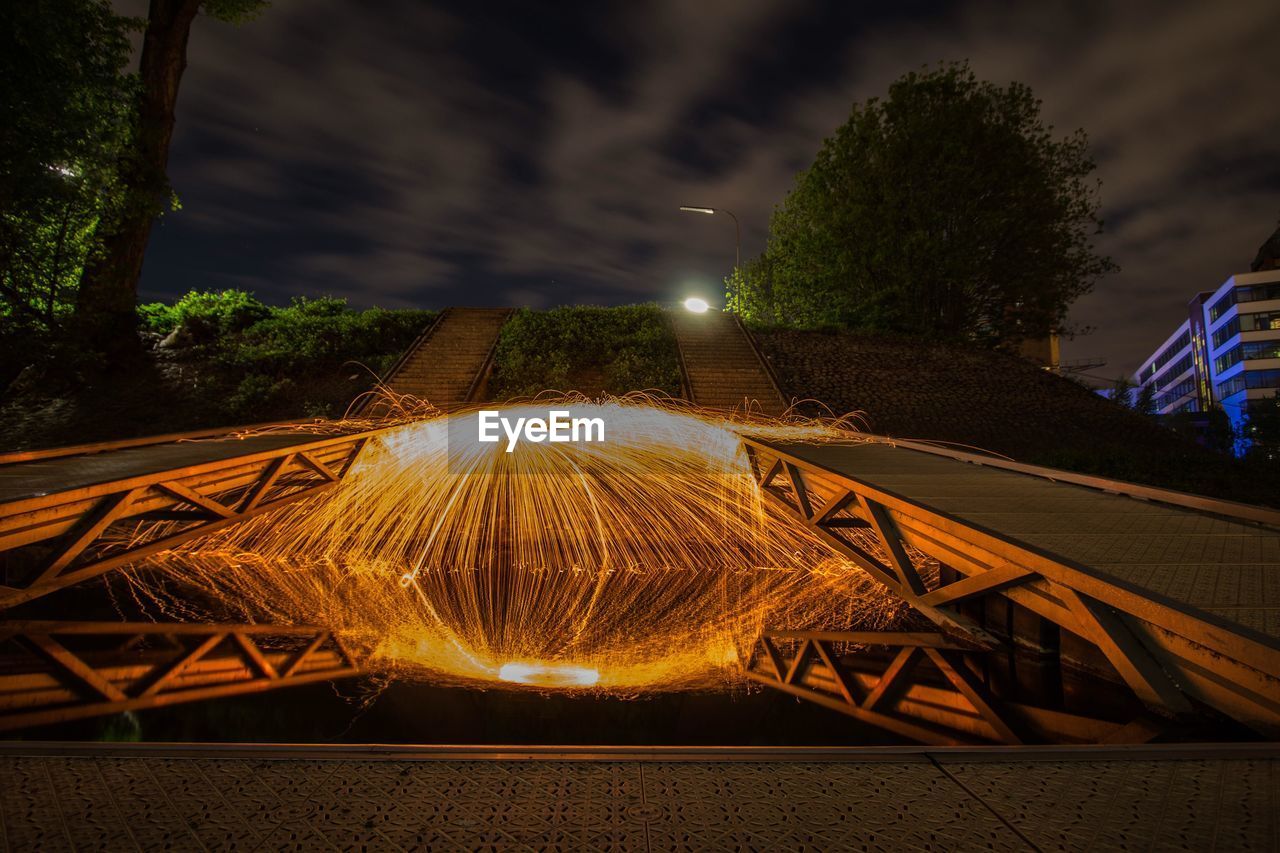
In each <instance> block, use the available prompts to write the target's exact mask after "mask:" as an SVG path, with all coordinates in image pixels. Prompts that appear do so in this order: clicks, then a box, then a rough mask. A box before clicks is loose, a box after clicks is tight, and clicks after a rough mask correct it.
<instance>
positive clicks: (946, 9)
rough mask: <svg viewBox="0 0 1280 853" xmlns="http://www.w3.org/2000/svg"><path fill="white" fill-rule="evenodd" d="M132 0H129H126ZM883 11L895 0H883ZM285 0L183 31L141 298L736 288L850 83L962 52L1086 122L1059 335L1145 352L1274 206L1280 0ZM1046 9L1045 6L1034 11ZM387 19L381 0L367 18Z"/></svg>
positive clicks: (1278, 195)
mask: <svg viewBox="0 0 1280 853" xmlns="http://www.w3.org/2000/svg"><path fill="white" fill-rule="evenodd" d="M120 5H121V7H122V8H127V7H130V6H132V7H133V8H135V9H136V7H137V0H130V2H126V0H120ZM884 5H886V6H887V5H888V4H884ZM870 7H871V4H861V3H832V4H819V3H796V2H789V0H776V2H741V0H739V2H726V1H724V0H717V2H699V3H690V2H677V1H676V0H672V2H662V3H643V4H641V3H618V4H603V3H563V4H561V3H551V4H529V3H496V4H494V3H485V2H470V3H462V2H458V3H442V4H436V5H428V4H425V3H416V2H399V3H378V4H363V3H357V2H353V0H346V2H343V0H307V2H300V1H299V0H276V2H275V3H274V4H273V6H272V8H271V9H270V10H269V11H268V12H267V13H266V14H265V15H264V16H263V17H262V18H261V19H260V20H258V21H256V22H254V23H252V24H249V25H246V26H243V27H230V26H226V25H223V24H219V23H217V22H213V21H209V20H201V21H199V22H198V23H197V26H196V29H195V31H194V32H193V34H192V39H191V48H190V66H189V68H188V71H187V75H186V78H185V80H184V83H183V90H182V97H181V102H180V104H179V129H178V136H177V138H176V141H175V144H174V149H173V152H172V161H171V176H172V179H173V182H174V184H175V186H176V187H177V189H178V190H179V191H180V193H181V195H182V198H183V203H184V209H183V210H182V211H181V212H180V213H177V214H175V215H173V216H171V217H167V218H166V220H165V221H164V223H163V225H162V226H161V227H160V228H158V229H157V231H156V236H155V238H154V240H153V247H152V252H151V255H150V256H149V257H148V261H147V268H146V272H145V275H144V281H143V287H144V290H145V291H146V292H147V293H148V294H151V295H160V294H166V295H167V294H173V293H177V292H180V291H183V290H185V289H187V288H189V287H223V286H232V285H235V286H241V287H248V288H252V289H255V290H257V291H258V292H259V293H260V295H262V296H263V297H265V298H268V299H272V300H283V299H285V298H287V297H288V296H289V295H292V294H300V293H317V292H328V293H333V294H336V295H341V296H347V297H349V298H350V299H351V300H352V301H353V302H354V303H357V304H381V305H387V306H401V305H426V306H438V305H445V304H530V305H549V304H558V303H566V302H579V301H594V302H605V303H618V302H626V301H634V300H639V299H650V298H655V299H660V300H670V299H674V298H676V297H678V296H682V295H684V294H685V293H686V292H688V291H690V290H691V289H697V290H700V291H702V292H704V293H706V294H707V295H715V294H717V293H718V292H719V289H720V288H719V283H718V282H719V278H720V277H721V276H722V275H723V274H724V273H725V272H726V271H727V269H728V267H729V265H730V264H731V263H732V258H733V229H732V224H731V223H730V222H728V221H724V220H722V219H720V218H716V217H696V216H689V215H684V214H680V213H677V212H676V207H677V206H678V205H680V204H684V203H694V204H710V205H716V206H720V207H726V208H729V209H731V210H734V211H736V212H737V213H738V215H739V216H740V218H741V219H742V220H743V227H744V253H745V254H748V255H749V254H753V253H755V252H758V251H759V250H760V249H761V248H762V246H763V242H764V237H765V229H766V226H767V221H768V216H769V212H770V211H771V209H772V207H773V205H774V204H776V203H777V202H778V201H779V200H781V198H782V197H783V195H784V194H785V193H786V191H787V189H788V188H789V186H790V184H791V180H792V176H793V175H794V173H795V171H796V170H797V168H800V167H803V166H804V165H807V163H808V162H809V161H810V160H811V158H812V156H813V154H814V153H815V152H816V150H817V148H818V146H819V145H820V144H821V141H822V139H823V137H825V136H826V135H828V134H829V133H830V132H831V131H832V130H833V129H834V128H835V127H836V126H838V125H839V124H840V123H841V122H842V121H843V120H844V118H845V117H846V116H847V114H848V111H849V106H850V104H851V103H852V102H853V101H855V100H860V99H863V98H866V97H870V96H874V95H877V94H882V93H883V91H884V90H885V88H886V87H887V85H888V83H889V82H890V81H891V80H892V79H894V78H895V77H897V76H899V75H900V74H901V73H903V72H904V71H906V70H908V69H910V68H913V67H918V66H920V65H924V64H932V63H934V62H937V61H939V60H949V59H964V58H967V59H969V60H970V61H971V62H972V64H973V66H974V68H975V70H976V71H977V73H978V74H979V75H980V76H983V77H986V78H988V79H991V80H994V81H997V82H1005V81H1009V80H1020V81H1023V82H1026V83H1028V84H1030V85H1031V86H1032V87H1033V88H1034V89H1035V91H1036V92H1037V94H1038V95H1039V96H1040V97H1042V98H1043V100H1044V111H1045V114H1046V116H1047V117H1048V119H1049V120H1050V121H1051V122H1052V123H1054V124H1055V125H1056V126H1057V127H1059V128H1062V129H1063V130H1064V131H1066V130H1071V129H1074V128H1076V127H1083V128H1085V129H1086V130H1087V131H1088V133H1089V135H1090V137H1091V139H1092V141H1093V145H1094V150H1095V152H1096V155H1097V159H1098V162H1099V174H1100V176H1101V178H1102V180H1103V203H1104V213H1105V215H1106V217H1107V219H1108V230H1107V233H1106V234H1104V235H1103V236H1102V237H1101V238H1100V240H1099V245H1100V246H1101V248H1102V249H1103V250H1105V251H1106V252H1108V253H1110V254H1111V255H1113V256H1114V257H1115V258H1116V260H1117V261H1118V262H1119V263H1120V264H1121V265H1122V267H1123V272H1121V273H1120V274H1119V275H1116V276H1113V277H1111V278H1109V279H1107V280H1105V281H1103V282H1102V283H1101V284H1100V285H1099V287H1098V289H1097V291H1096V292H1095V293H1094V294H1092V295H1090V296H1088V297H1086V298H1085V299H1083V300H1081V302H1080V303H1079V305H1078V306H1077V308H1076V310H1075V312H1074V320H1075V321H1076V322H1077V323H1079V324H1081V325H1087V326H1093V327H1095V328H1096V332H1095V333H1093V334H1092V335H1089V336H1086V337H1082V338H1079V339H1077V340H1076V341H1073V342H1071V343H1070V344H1069V345H1068V346H1067V353H1066V354H1067V355H1068V356H1069V357H1070V356H1084V355H1099V356H1102V357H1105V358H1106V359H1108V361H1109V362H1110V365H1109V367H1108V368H1106V369H1105V371H1104V372H1107V373H1115V372H1118V371H1119V370H1131V369H1133V368H1134V367H1135V366H1136V364H1137V362H1138V361H1139V360H1140V359H1141V358H1142V357H1143V356H1144V355H1146V354H1147V352H1148V351H1149V350H1150V349H1151V348H1152V347H1154V346H1155V345H1156V344H1157V343H1159V342H1160V341H1161V340H1163V339H1164V337H1165V336H1166V334H1167V333H1168V331H1169V330H1171V329H1172V327H1173V326H1174V325H1175V324H1176V323H1178V322H1179V321H1180V320H1181V318H1182V317H1183V316H1185V305H1186V302H1187V301H1188V300H1189V299H1190V298H1191V296H1192V294H1194V293H1195V292H1196V291H1198V290H1201V289H1210V288H1213V287H1215V286H1217V285H1218V284H1219V283H1220V282H1221V281H1222V280H1223V279H1224V278H1225V277H1226V276H1227V275H1229V274H1231V273H1233V272H1239V271H1241V270H1244V269H1247V262H1248V261H1249V259H1251V258H1252V255H1253V252H1254V250H1255V248H1256V246H1257V245H1258V244H1259V243H1260V242H1261V241H1262V240H1263V239H1264V238H1265V237H1266V235H1267V234H1268V233H1269V232H1270V229H1271V228H1272V227H1273V226H1274V223H1275V218H1276V215H1277V213H1280V158H1277V157H1276V156H1275V153H1276V149H1277V144H1278V143H1280V106H1277V99H1276V80H1277V79H1280V51H1276V50H1275V39H1276V33H1277V32H1280V7H1278V6H1276V4H1275V3H1274V2H1273V0H1235V1H1234V2H1232V3H1229V4H1207V3H1186V4H1178V3H1158V2H1140V3H1138V2H1135V3H1127V4H1090V3H1064V4H1017V5H1016V6H1012V5H1011V4H1006V3H999V2H979V3H966V4H964V5H962V6H951V5H940V4H937V3H927V4H925V3H901V4H897V5H895V6H894V7H893V9H892V10H889V9H887V8H886V9H881V10H874V9H871V8H870ZM1033 7H1034V8H1033ZM375 10H376V11H375Z"/></svg>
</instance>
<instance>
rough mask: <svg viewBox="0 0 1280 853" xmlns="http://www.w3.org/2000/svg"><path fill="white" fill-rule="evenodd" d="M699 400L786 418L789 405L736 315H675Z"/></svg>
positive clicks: (703, 403)
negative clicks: (751, 407)
mask: <svg viewBox="0 0 1280 853" xmlns="http://www.w3.org/2000/svg"><path fill="white" fill-rule="evenodd" d="M671 322H672V326H673V327H674V328H675V333H676V341H677V342H678V343H679V345H680V355H681V358H682V359H683V361H684V370H685V376H686V378H687V380H688V383H689V394H690V396H691V397H692V399H693V402H695V403H697V404H698V405H699V406H702V407H703V408H707V409H721V410H725V411H731V410H733V409H736V408H739V407H743V408H745V406H746V404H747V403H748V402H752V403H755V404H756V405H755V406H753V409H754V410H756V411H762V412H764V414H767V415H780V414H782V412H783V411H785V410H786V408H787V404H786V401H785V400H784V399H783V397H782V393H781V392H780V391H779V390H778V386H777V385H776V384H775V383H774V381H773V377H772V376H771V375H770V374H769V371H768V370H767V369H766V368H765V366H764V362H763V360H762V358H761V356H760V355H759V354H758V353H757V352H756V349H755V346H754V344H753V343H752V341H751V338H750V337H749V334H748V332H747V330H746V329H744V328H743V327H742V325H741V324H740V323H739V322H738V319H737V318H736V317H734V316H733V315H732V314H728V313H725V312H722V311H714V312H712V311H708V312H707V313H706V314H693V313H691V312H688V311H679V312H675V313H673V314H672V315H671Z"/></svg>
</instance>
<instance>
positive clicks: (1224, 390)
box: [1135, 262, 1280, 427]
mask: <svg viewBox="0 0 1280 853" xmlns="http://www.w3.org/2000/svg"><path fill="white" fill-rule="evenodd" d="M1255 263H1256V262H1255ZM1187 315H1188V316H1187V319H1186V320H1184V321H1183V322H1182V324H1181V325H1180V326H1178V328H1177V329H1176V330H1175V331H1174V333H1173V334H1172V335H1170V336H1169V337H1168V338H1167V339H1166V340H1165V342H1164V343H1162V344H1161V345H1160V346H1159V347H1158V348H1157V349H1156V351H1155V352H1154V353H1152V354H1151V356H1150V357H1149V358H1148V359H1147V360H1146V361H1144V362H1143V363H1142V366H1141V367H1140V368H1138V374H1137V376H1136V377H1135V380H1136V384H1137V385H1138V386H1139V387H1142V386H1147V385H1153V386H1154V387H1155V400H1156V411H1157V412H1158V413H1160V414H1162V415H1169V414H1175V413H1180V412H1207V411H1209V410H1210V409H1211V408H1214V407H1221V408H1222V409H1223V411H1224V412H1226V414H1227V417H1228V418H1229V419H1230V420H1231V422H1232V424H1233V425H1234V426H1236V427H1239V426H1241V425H1242V424H1243V422H1244V420H1245V418H1246V417H1247V415H1248V413H1249V409H1250V405H1251V404H1252V403H1253V401H1255V400H1261V399H1264V398H1268V397H1273V396H1275V395H1276V393H1277V390H1278V389H1280V269H1275V268H1272V269H1265V268H1264V269H1262V270H1260V271H1258V272H1250V273H1241V274H1240V275H1234V276H1232V277H1231V278H1229V279H1227V280H1226V281H1225V282H1224V283H1223V284H1222V286H1221V287H1219V288H1218V289H1217V290H1214V291H1212V292H1208V293H1201V294H1198V295H1197V296H1196V298H1195V299H1193V300H1191V303H1190V304H1189V305H1188V306H1187Z"/></svg>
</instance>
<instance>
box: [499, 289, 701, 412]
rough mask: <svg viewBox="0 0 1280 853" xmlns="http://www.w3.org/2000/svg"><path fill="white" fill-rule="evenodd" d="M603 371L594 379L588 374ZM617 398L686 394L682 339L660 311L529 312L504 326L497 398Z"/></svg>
mask: <svg viewBox="0 0 1280 853" xmlns="http://www.w3.org/2000/svg"><path fill="white" fill-rule="evenodd" d="M593 371H600V372H601V373H602V375H600V376H598V377H595V376H589V375H588V374H590V373H592V372H593ZM590 380H594V381H596V382H597V383H598V387H596V388H594V389H590V390H594V391H599V390H604V391H607V392H609V393H611V394H624V393H626V392H628V391H644V390H654V391H662V392H665V393H667V394H673V395H674V394H678V393H679V391H680V365H679V362H678V361H677V360H676V341H675V336H674V334H673V333H672V331H671V328H670V326H669V325H668V323H667V320H666V317H665V316H664V314H663V312H662V309H661V308H659V307H658V306H657V305H623V306H620V307H617V308H600V307H595V306H588V305H574V306H566V307H563V308H553V309H551V310H550V311H530V310H528V309H523V310H521V311H518V312H516V313H515V315H514V316H512V318H511V319H510V320H508V321H507V323H506V324H505V325H504V326H503V327H502V331H501V333H500V335H499V338H498V347H497V350H496V352H495V354H494V374H493V379H492V381H491V384H490V393H491V395H492V396H493V397H495V398H497V399H508V398H511V397H517V396H521V395H532V394H537V393H539V392H541V391H544V390H546V389H548V388H554V389H561V390H568V389H574V390H582V389H580V388H579V386H580V384H581V383H583V382H586V381H590Z"/></svg>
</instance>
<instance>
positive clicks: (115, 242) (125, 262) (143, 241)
mask: <svg viewBox="0 0 1280 853" xmlns="http://www.w3.org/2000/svg"><path fill="white" fill-rule="evenodd" d="M265 6H266V0H151V6H150V10H149V12H148V15H147V24H146V29H145V31H144V35H143V41H142V56H141V58H140V60H139V64H138V74H139V82H140V85H139V89H138V96H137V104H136V111H135V113H134V127H133V136H132V145H131V148H130V150H129V151H128V152H127V154H126V156H125V157H124V158H123V161H122V163H121V169H120V173H121V180H122V183H123V186H124V187H125V189H126V191H127V198H126V202H125V203H124V204H123V205H121V207H120V209H119V210H118V211H117V212H116V214H115V215H114V216H112V217H111V218H109V219H104V220H103V221H102V223H101V224H100V226H99V228H98V233H97V237H98V239H99V240H100V241H101V244H102V251H101V253H100V254H98V255H97V256H96V257H95V258H94V259H93V260H92V262H91V263H90V264H89V265H88V266H87V267H86V268H85V271H84V276H83V278H82V279H81V283H80V292H79V295H78V298H77V301H76V314H77V317H78V318H79V320H80V325H81V328H82V330H83V332H84V334H85V336H86V343H87V344H88V345H89V346H91V347H93V348H95V349H97V350H99V351H101V352H104V353H107V354H117V355H124V354H127V353H128V352H129V351H130V350H132V349H134V348H135V347H136V345H137V336H136V334H135V331H136V327H137V313H136V310H135V307H136V304H137V296H138V279H139V277H140V276H141V275H142V261H143V256H144V255H145V253H146V249H147V242H148V240H149V239H150V236H151V226H152V223H153V222H154V221H155V219H156V217H157V216H159V215H160V214H161V213H162V212H163V211H164V209H165V208H166V207H167V206H169V205H170V204H171V203H172V199H173V193H172V190H171V189H170V186H169V181H168V177H167V175H166V169H167V167H168V163H169V144H170V142H171V141H172V139H173V128H174V123H175V109H176V106H177V102H178V87H179V85H180V84H181V82H182V74H183V72H184V71H185V70H186V67H187V41H188V39H189V37H190V34H191V24H192V23H193V21H194V20H195V18H196V15H197V14H198V13H200V12H202V11H203V12H204V13H205V14H206V15H209V16H210V17H213V18H216V19H218V20H222V21H229V22H233V23H238V22H241V21H245V20H248V19H250V18H252V17H253V16H254V15H255V14H256V13H257V12H259V11H260V10H261V9H263V8H265Z"/></svg>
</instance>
